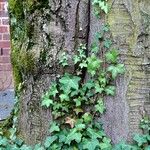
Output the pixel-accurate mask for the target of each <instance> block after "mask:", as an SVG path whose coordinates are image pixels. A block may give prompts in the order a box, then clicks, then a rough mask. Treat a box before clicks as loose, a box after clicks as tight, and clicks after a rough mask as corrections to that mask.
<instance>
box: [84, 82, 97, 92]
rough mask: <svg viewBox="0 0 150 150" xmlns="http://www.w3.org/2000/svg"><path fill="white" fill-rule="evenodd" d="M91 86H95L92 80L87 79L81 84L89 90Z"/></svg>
mask: <svg viewBox="0 0 150 150" xmlns="http://www.w3.org/2000/svg"><path fill="white" fill-rule="evenodd" d="M93 87H95V83H94V81H93V80H88V81H87V82H86V83H85V84H84V86H83V88H87V89H89V90H90V89H92V88H93Z"/></svg>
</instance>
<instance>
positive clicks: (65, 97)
mask: <svg viewBox="0 0 150 150" xmlns="http://www.w3.org/2000/svg"><path fill="white" fill-rule="evenodd" d="M59 97H60V100H61V102H63V101H69V96H68V95H67V94H60V96H59Z"/></svg>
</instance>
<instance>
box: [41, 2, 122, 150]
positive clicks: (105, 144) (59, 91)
mask: <svg viewBox="0 0 150 150" xmlns="http://www.w3.org/2000/svg"><path fill="white" fill-rule="evenodd" d="M92 4H93V6H94V8H95V14H96V15H98V12H99V13H100V10H102V11H104V12H105V13H107V12H108V5H107V3H106V1H102V0H94V1H93V2H92ZM107 32H109V27H108V25H104V26H103V28H102V30H101V31H100V32H98V33H96V35H95V41H96V42H94V43H93V44H92V45H91V49H90V55H89V56H86V53H85V51H87V45H86V44H80V46H79V48H78V49H77V53H76V55H74V56H73V59H72V62H74V65H76V66H77V67H76V68H77V69H76V73H74V74H70V73H65V74H64V75H62V76H61V77H60V78H59V79H57V81H56V82H54V83H52V84H51V87H50V88H49V90H48V91H47V92H46V93H45V94H44V95H43V97H42V106H45V107H47V108H50V109H51V111H52V115H53V119H54V120H53V121H52V123H51V127H50V134H51V136H49V137H47V139H46V141H45V143H44V146H45V147H46V148H47V149H49V148H50V149H51V150H62V149H64V150H84V149H88V150H98V149H107V150H109V149H112V145H111V140H110V139H109V138H108V137H107V136H106V134H105V133H104V130H103V128H102V125H101V124H100V121H98V118H100V116H101V115H102V114H103V113H104V112H105V110H106V108H105V104H104V97H105V96H114V95H115V89H116V88H115V86H114V84H113V83H114V80H115V79H116V77H117V76H118V75H120V74H123V73H124V71H125V68H124V65H123V64H120V63H118V56H119V54H118V51H117V50H116V49H111V46H112V42H111V39H109V38H107V39H105V33H107ZM97 41H98V42H97ZM99 44H101V45H103V47H104V48H103V49H104V50H105V54H104V53H103V55H101V57H102V58H100V57H99V55H100V53H101V52H102V51H103V49H101V50H100V46H99ZM68 60H69V59H68V55H67V54H66V53H65V52H63V53H62V55H61V57H60V59H59V63H60V65H62V67H64V68H65V67H66V66H68V65H69V64H68ZM85 69H86V70H87V76H88V79H87V80H86V81H84V82H83V80H82V78H81V75H82V73H83V70H85Z"/></svg>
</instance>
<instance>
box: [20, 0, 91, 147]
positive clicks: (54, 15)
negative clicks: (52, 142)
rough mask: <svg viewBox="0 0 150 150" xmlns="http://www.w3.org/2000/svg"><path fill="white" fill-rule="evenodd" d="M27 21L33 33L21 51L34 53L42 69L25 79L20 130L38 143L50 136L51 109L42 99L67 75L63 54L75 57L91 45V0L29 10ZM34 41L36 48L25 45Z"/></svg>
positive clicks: (58, 0) (52, 2)
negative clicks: (44, 106)
mask: <svg viewBox="0 0 150 150" xmlns="http://www.w3.org/2000/svg"><path fill="white" fill-rule="evenodd" d="M41 3H42V2H41ZM25 20H26V21H27V22H29V23H30V27H31V26H32V30H33V31H31V32H32V33H30V38H29V39H28V40H27V41H24V44H22V46H21V48H22V49H25V51H30V52H34V54H35V56H36V63H38V66H37V65H36V69H35V70H36V71H35V72H32V74H31V73H30V74H28V75H27V76H25V77H24V79H23V81H24V89H23V91H22V92H21V96H20V114H19V128H18V130H19V135H20V136H21V137H22V138H23V139H25V141H26V143H28V144H34V143H37V142H38V141H41V140H42V139H43V138H44V137H45V136H46V135H47V131H48V128H49V122H50V121H51V114H50V111H49V110H44V109H42V107H41V96H42V94H43V93H44V92H45V91H46V90H48V88H49V86H50V83H51V82H52V81H53V80H56V77H57V76H58V75H60V74H62V73H63V70H62V68H60V66H59V64H58V57H59V55H60V53H61V52H63V51H66V52H67V53H68V54H69V56H70V58H71V57H72V55H73V54H74V53H75V52H76V48H77V47H78V45H79V43H87V40H88V34H89V1H87V0H49V6H48V7H47V6H46V8H45V7H43V8H40V9H35V10H34V11H32V12H30V11H28V12H27V13H26V14H25ZM31 42H32V46H30V47H29V46H26V47H25V46H24V45H29V44H31ZM43 51H44V52H45V55H46V62H44V64H41V63H40V59H41V56H40V54H41V53H42V52H43ZM70 64H71V62H70ZM74 69H75V68H74V67H73V65H70V67H69V68H68V70H69V71H71V72H73V71H74Z"/></svg>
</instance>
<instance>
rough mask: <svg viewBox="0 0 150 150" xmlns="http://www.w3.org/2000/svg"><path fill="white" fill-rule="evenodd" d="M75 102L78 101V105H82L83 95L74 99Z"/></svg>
mask: <svg viewBox="0 0 150 150" xmlns="http://www.w3.org/2000/svg"><path fill="white" fill-rule="evenodd" d="M74 101H75V103H76V107H78V106H81V101H82V99H81V97H79V98H76V99H74Z"/></svg>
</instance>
